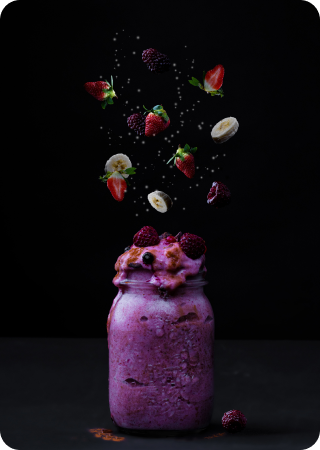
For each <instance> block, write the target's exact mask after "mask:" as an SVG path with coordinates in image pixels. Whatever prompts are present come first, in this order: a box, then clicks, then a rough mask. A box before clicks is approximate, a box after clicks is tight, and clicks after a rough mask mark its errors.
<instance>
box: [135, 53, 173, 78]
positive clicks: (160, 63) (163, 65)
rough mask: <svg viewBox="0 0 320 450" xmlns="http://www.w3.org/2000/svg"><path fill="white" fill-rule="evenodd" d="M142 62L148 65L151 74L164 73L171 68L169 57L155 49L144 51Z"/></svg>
mask: <svg viewBox="0 0 320 450" xmlns="http://www.w3.org/2000/svg"><path fill="white" fill-rule="evenodd" d="M142 61H143V62H144V63H146V64H147V67H148V69H149V70H151V72H156V73H163V72H166V71H167V70H169V69H170V67H171V62H170V60H169V58H168V56H167V55H164V54H163V53H160V52H158V50H156V49H155V48H148V49H147V50H144V51H143V52H142Z"/></svg>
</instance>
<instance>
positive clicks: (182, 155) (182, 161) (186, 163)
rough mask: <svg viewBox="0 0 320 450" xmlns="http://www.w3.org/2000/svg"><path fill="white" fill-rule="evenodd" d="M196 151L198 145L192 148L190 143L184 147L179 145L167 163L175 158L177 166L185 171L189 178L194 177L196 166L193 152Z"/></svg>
mask: <svg viewBox="0 0 320 450" xmlns="http://www.w3.org/2000/svg"><path fill="white" fill-rule="evenodd" d="M196 151H197V147H193V148H190V145H188V144H186V145H185V146H184V147H183V148H181V147H180V145H179V147H178V150H177V153H176V154H175V155H173V156H172V158H170V159H169V161H168V162H167V164H169V162H170V161H172V160H173V159H174V163H175V165H176V166H177V168H178V169H179V170H181V172H183V173H184V174H185V175H186V176H187V177H188V178H193V177H194V175H195V171H196V167H195V162H194V156H193V155H192V153H194V152H196Z"/></svg>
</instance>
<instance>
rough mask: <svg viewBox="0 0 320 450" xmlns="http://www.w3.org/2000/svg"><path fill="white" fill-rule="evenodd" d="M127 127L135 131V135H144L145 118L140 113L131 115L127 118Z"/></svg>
mask: <svg viewBox="0 0 320 450" xmlns="http://www.w3.org/2000/svg"><path fill="white" fill-rule="evenodd" d="M127 124H128V127H129V128H131V130H133V131H135V132H136V133H137V134H140V135H141V134H144V131H145V126H146V118H145V116H144V115H143V114H141V113H136V114H132V116H130V117H128V118H127Z"/></svg>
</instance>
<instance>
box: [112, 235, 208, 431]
mask: <svg viewBox="0 0 320 450" xmlns="http://www.w3.org/2000/svg"><path fill="white" fill-rule="evenodd" d="M146 252H150V253H152V254H153V256H154V260H153V262H152V264H144V262H143V259H142V256H143V255H144V254H145V253H146ZM204 263H205V256H204V255H202V256H201V257H200V258H198V259H195V260H193V259H190V258H188V257H187V256H186V255H185V254H184V253H183V251H182V250H181V248H180V246H179V243H178V242H176V243H167V242H166V241H165V240H161V241H160V244H159V245H155V246H150V247H142V248H141V247H136V246H135V245H133V246H132V247H131V248H130V250H128V251H127V252H125V253H124V254H123V255H121V256H120V257H119V258H118V260H117V263H116V266H115V268H116V270H117V275H116V276H115V278H114V280H113V282H114V284H115V285H116V286H117V287H118V288H119V292H118V295H117V297H116V298H115V299H114V302H113V305H112V307H111V310H110V314H109V317H108V324H107V328H108V345H109V403H110V411H111V415H112V418H113V420H114V422H115V423H116V424H117V425H118V426H119V427H121V428H124V429H126V430H128V431H130V430H138V431H139V430H141V431H143V430H176V431H191V430H194V431H196V430H200V429H203V428H205V427H207V426H208V425H209V423H210V419H211V415H212V409H213V340H214V320H213V312H212V308H211V305H210V303H209V300H208V299H207V297H206V296H205V294H204V293H203V286H204V285H205V284H206V281H205V279H204V275H205V273H206V268H205V266H204Z"/></svg>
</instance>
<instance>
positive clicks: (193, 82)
mask: <svg viewBox="0 0 320 450" xmlns="http://www.w3.org/2000/svg"><path fill="white" fill-rule="evenodd" d="M188 81H189V83H190V84H192V86H198V85H199V81H198V80H197V79H196V78H194V77H192V79H191V80H188Z"/></svg>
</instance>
